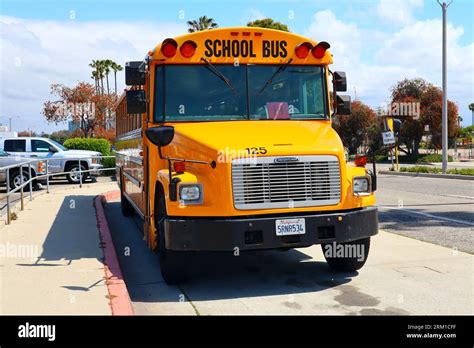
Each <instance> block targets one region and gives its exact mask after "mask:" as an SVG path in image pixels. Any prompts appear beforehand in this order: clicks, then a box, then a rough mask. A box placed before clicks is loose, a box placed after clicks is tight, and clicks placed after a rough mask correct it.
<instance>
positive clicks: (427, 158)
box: [417, 153, 453, 163]
mask: <svg viewBox="0 0 474 348" xmlns="http://www.w3.org/2000/svg"><path fill="white" fill-rule="evenodd" d="M452 161H453V156H448V162H452ZM417 162H418V163H437V162H443V156H442V155H441V154H437V153H432V154H429V155H421V156H420V158H419V159H418V161H417Z"/></svg>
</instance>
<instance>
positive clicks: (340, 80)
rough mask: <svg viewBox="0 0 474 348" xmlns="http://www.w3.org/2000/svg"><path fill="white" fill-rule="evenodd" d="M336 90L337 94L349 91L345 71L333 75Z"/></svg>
mask: <svg viewBox="0 0 474 348" xmlns="http://www.w3.org/2000/svg"><path fill="white" fill-rule="evenodd" d="M333 78H334V90H335V91H337V92H345V91H347V79H346V73H345V72H344V71H335V72H334V73H333Z"/></svg>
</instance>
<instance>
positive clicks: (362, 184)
mask: <svg viewBox="0 0 474 348" xmlns="http://www.w3.org/2000/svg"><path fill="white" fill-rule="evenodd" d="M352 187H353V190H354V194H361V193H362V194H364V193H365V194H367V193H370V189H371V187H370V176H356V177H354V179H353V185H352Z"/></svg>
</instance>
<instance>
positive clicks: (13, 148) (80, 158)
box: [0, 137, 103, 184]
mask: <svg viewBox="0 0 474 348" xmlns="http://www.w3.org/2000/svg"><path fill="white" fill-rule="evenodd" d="M0 149H3V150H4V151H5V152H8V153H9V154H11V155H13V156H21V157H26V158H44V159H48V160H49V161H48V171H49V173H51V174H53V173H62V172H69V173H68V174H67V175H66V177H67V180H68V181H69V182H70V183H72V184H76V183H78V182H79V180H80V179H79V178H80V177H79V165H80V168H81V170H91V172H88V173H83V174H82V178H83V179H87V178H88V177H91V176H97V175H99V174H100V171H99V169H101V168H103V166H102V164H101V160H100V156H101V153H100V152H96V151H88V150H69V149H67V148H65V147H64V146H62V145H61V144H59V143H58V142H56V141H54V140H51V139H48V138H41V137H17V138H1V139H0Z"/></svg>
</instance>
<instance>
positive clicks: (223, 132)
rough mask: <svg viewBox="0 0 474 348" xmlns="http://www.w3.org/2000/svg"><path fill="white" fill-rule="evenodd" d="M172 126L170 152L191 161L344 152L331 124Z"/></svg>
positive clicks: (279, 122)
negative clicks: (226, 156) (217, 157)
mask: <svg viewBox="0 0 474 348" xmlns="http://www.w3.org/2000/svg"><path fill="white" fill-rule="evenodd" d="M173 126H174V127H175V138H174V140H173V141H172V143H171V145H173V146H171V147H172V148H173V150H174V151H171V152H174V155H176V156H178V157H185V158H188V159H193V158H194V159H202V160H205V157H207V160H212V159H215V158H214V157H215V156H216V155H218V154H219V153H222V152H224V153H226V154H227V155H230V156H231V157H242V156H245V155H246V152H251V154H254V155H265V156H273V155H278V156H281V155H291V154H299V155H305V154H333V155H337V154H341V153H344V152H343V145H342V142H341V140H340V138H339V136H338V135H337V133H336V131H335V130H334V129H333V128H332V127H331V123H330V121H296V120H269V121H261V120H259V121H257V120H256V121H230V122H196V123H181V124H179V123H178V124H176V123H175V124H173ZM248 149H250V150H248ZM233 154H235V155H236V156H233ZM196 156H198V158H196ZM209 156H211V157H212V158H209Z"/></svg>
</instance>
